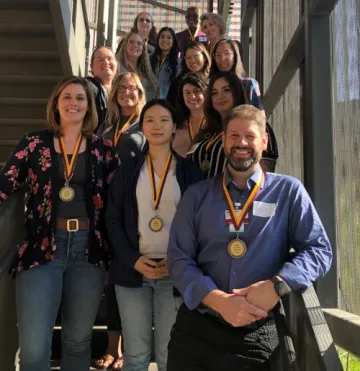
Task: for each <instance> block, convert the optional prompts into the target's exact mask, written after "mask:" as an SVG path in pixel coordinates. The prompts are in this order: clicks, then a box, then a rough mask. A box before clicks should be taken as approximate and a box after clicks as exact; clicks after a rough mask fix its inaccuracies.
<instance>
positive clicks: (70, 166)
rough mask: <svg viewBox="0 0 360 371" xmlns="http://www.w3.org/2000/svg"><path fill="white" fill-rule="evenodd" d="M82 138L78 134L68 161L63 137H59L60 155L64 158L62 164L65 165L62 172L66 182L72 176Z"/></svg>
mask: <svg viewBox="0 0 360 371" xmlns="http://www.w3.org/2000/svg"><path fill="white" fill-rule="evenodd" d="M82 138H83V135H82V134H80V135H79V136H78V139H77V141H76V144H75V148H74V152H73V154H72V155H71V160H70V162H69V159H68V156H67V151H66V145H65V141H64V138H63V137H60V138H59V144H60V149H61V153H62V156H63V159H64V165H65V166H64V167H65V171H64V174H65V179H66V181H67V182H69V181H70V179H71V178H72V176H73V174H74V170H75V161H76V158H77V155H78V154H79V150H80V145H81V141H82Z"/></svg>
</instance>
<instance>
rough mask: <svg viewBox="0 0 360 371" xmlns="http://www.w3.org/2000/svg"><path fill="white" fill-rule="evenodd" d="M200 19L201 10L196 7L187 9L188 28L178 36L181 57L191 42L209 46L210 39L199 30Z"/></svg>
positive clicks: (186, 20)
mask: <svg viewBox="0 0 360 371" xmlns="http://www.w3.org/2000/svg"><path fill="white" fill-rule="evenodd" d="M199 18H200V15H199V9H198V8H197V7H196V6H190V7H189V8H187V9H186V13H185V22H186V24H187V26H188V28H187V29H186V30H183V31H181V32H178V33H177V34H176V40H177V45H178V50H179V53H180V54H181V55H182V54H183V53H184V50H185V48H186V46H187V44H189V42H190V41H199V42H201V43H202V44H204V45H205V46H206V47H207V46H208V45H209V40H208V38H207V37H206V35H205V34H204V33H203V32H201V31H200V30H199Z"/></svg>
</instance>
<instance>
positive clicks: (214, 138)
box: [205, 133, 222, 152]
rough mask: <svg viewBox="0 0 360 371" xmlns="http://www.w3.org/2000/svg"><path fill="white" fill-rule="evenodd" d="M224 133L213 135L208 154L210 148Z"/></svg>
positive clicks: (207, 147)
mask: <svg viewBox="0 0 360 371" xmlns="http://www.w3.org/2000/svg"><path fill="white" fill-rule="evenodd" d="M221 135H222V133H219V134H218V135H215V134H214V135H213V136H212V138H211V139H210V140H209V143H208V144H207V145H206V147H205V148H206V152H207V151H208V150H209V148H210V147H211V146H212V144H213V143H214V142H215V141H216V140H217V139H219V138H220V137H221Z"/></svg>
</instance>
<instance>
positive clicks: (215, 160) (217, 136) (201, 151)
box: [187, 72, 248, 178]
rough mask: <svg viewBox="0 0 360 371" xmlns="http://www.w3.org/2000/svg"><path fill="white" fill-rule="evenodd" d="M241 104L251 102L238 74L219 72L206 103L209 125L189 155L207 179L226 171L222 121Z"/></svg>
mask: <svg viewBox="0 0 360 371" xmlns="http://www.w3.org/2000/svg"><path fill="white" fill-rule="evenodd" d="M241 104H248V99H247V97H246V94H245V90H244V87H243V85H242V83H241V81H240V80H239V79H238V77H237V76H236V75H235V74H233V73H231V72H219V73H217V74H215V75H214V76H213V77H212V78H211V79H210V83H209V87H208V90H207V94H206V98H205V104H204V112H205V117H206V121H207V123H206V126H205V127H204V128H203V129H202V130H200V132H199V133H198V135H197V136H196V138H195V144H194V145H193V146H192V148H191V149H190V151H189V152H188V156H187V157H188V158H189V159H191V160H192V161H194V162H195V163H196V164H197V165H199V166H200V168H201V170H202V171H203V173H204V175H205V176H206V177H208V178H210V177H213V176H215V175H217V174H219V173H221V172H222V171H223V169H224V168H225V165H226V159H225V155H224V149H223V144H222V137H221V135H222V120H223V119H224V117H225V116H226V114H227V113H228V112H229V111H230V110H231V109H232V108H234V107H236V106H239V105H241Z"/></svg>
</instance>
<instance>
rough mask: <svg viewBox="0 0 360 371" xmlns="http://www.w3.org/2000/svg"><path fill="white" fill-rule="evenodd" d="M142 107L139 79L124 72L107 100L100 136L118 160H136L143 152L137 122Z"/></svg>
mask: <svg viewBox="0 0 360 371" xmlns="http://www.w3.org/2000/svg"><path fill="white" fill-rule="evenodd" d="M144 105H145V90H144V87H143V86H142V84H141V81H140V79H139V76H138V75H137V74H136V73H134V72H125V73H122V74H120V75H119V76H117V77H116V78H115V80H114V82H113V88H112V91H111V94H110V96H109V100H108V111H107V114H106V119H105V123H104V125H102V127H101V128H100V130H99V131H100V133H101V135H102V136H103V137H104V138H107V139H109V140H111V141H112V143H113V145H114V147H115V148H116V150H117V152H118V155H119V158H120V160H121V161H122V160H123V159H124V158H126V157H129V156H130V157H132V156H137V155H138V154H139V153H141V152H142V151H143V149H144V145H145V138H144V136H143V134H142V132H141V130H140V129H139V126H138V120H139V117H140V113H141V110H142V108H143V107H144Z"/></svg>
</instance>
